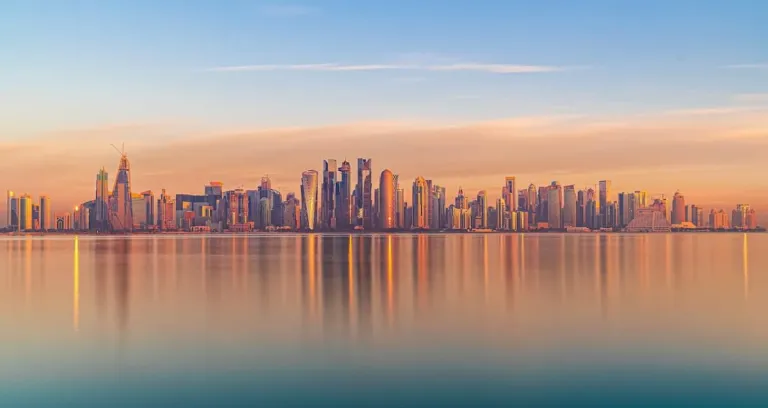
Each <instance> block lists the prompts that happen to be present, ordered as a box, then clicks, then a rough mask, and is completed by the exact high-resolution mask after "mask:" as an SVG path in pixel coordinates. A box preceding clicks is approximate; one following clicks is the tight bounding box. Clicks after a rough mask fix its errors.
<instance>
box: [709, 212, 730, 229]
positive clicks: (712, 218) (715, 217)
mask: <svg viewBox="0 0 768 408" xmlns="http://www.w3.org/2000/svg"><path fill="white" fill-rule="evenodd" d="M709 228H710V229H713V230H724V229H729V228H731V225H730V222H729V220H728V213H727V212H725V211H723V210H722V209H720V210H717V211H715V210H714V209H713V210H711V211H710V212H709Z"/></svg>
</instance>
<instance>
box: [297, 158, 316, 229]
mask: <svg viewBox="0 0 768 408" xmlns="http://www.w3.org/2000/svg"><path fill="white" fill-rule="evenodd" d="M317 178H318V174H317V171H316V170H307V171H305V172H303V173H301V227H302V228H304V229H308V230H310V231H314V230H315V228H317V212H318V208H317Z"/></svg>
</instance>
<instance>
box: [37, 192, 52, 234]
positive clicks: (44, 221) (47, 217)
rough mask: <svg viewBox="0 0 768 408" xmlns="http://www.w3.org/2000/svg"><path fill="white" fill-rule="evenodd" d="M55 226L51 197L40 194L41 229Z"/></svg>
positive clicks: (44, 229)
mask: <svg viewBox="0 0 768 408" xmlns="http://www.w3.org/2000/svg"><path fill="white" fill-rule="evenodd" d="M51 228H53V225H52V224H51V199H50V198H48V197H47V196H40V229H41V230H43V231H46V230H49V229H51Z"/></svg>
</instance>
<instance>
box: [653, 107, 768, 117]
mask: <svg viewBox="0 0 768 408" xmlns="http://www.w3.org/2000/svg"><path fill="white" fill-rule="evenodd" d="M765 109H766V107H762V106H718V107H712V108H694V109H677V110H671V111H666V112H664V114H665V115H670V116H709V115H727V114H733V113H743V112H754V111H760V110H765Z"/></svg>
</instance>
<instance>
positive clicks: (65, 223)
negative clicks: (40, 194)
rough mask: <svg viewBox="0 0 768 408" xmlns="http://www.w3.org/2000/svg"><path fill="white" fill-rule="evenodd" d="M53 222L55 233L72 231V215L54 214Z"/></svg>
mask: <svg viewBox="0 0 768 408" xmlns="http://www.w3.org/2000/svg"><path fill="white" fill-rule="evenodd" d="M53 222H54V228H55V229H56V231H70V230H72V215H71V214H70V213H54V214H53Z"/></svg>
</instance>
